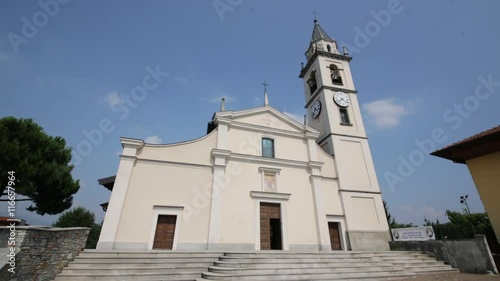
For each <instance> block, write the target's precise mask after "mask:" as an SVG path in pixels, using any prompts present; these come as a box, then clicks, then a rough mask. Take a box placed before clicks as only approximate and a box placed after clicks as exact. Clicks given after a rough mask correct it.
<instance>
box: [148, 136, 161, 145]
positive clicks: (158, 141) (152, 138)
mask: <svg viewBox="0 0 500 281" xmlns="http://www.w3.org/2000/svg"><path fill="white" fill-rule="evenodd" d="M144 142H145V143H150V144H161V143H162V142H163V140H162V139H161V138H160V137H159V136H157V135H154V136H149V137H147V138H146V139H145V140H144Z"/></svg>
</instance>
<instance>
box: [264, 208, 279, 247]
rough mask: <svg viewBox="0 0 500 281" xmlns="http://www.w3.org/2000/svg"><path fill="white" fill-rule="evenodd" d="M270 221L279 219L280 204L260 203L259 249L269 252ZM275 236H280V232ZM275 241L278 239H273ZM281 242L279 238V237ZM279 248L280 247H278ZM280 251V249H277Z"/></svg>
mask: <svg viewBox="0 0 500 281" xmlns="http://www.w3.org/2000/svg"><path fill="white" fill-rule="evenodd" d="M271 219H281V208H280V204H274V203H260V249H261V250H271V249H272V247H271V242H272V241H271ZM275 235H280V236H281V231H280V232H279V233H276V234H275ZM274 238H275V239H276V238H278V237H274ZM279 240H280V241H281V237H279ZM280 246H281V245H280ZM279 248H280V249H281V247H279Z"/></svg>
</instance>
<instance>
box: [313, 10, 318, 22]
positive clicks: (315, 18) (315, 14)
mask: <svg viewBox="0 0 500 281" xmlns="http://www.w3.org/2000/svg"><path fill="white" fill-rule="evenodd" d="M313 15H314V20H318V19H317V17H316V16H317V15H318V13H316V10H314V11H313Z"/></svg>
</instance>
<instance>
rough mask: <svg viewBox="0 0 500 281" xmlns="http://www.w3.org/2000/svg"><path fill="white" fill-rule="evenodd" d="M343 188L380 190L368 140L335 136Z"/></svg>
mask: <svg viewBox="0 0 500 281" xmlns="http://www.w3.org/2000/svg"><path fill="white" fill-rule="evenodd" d="M332 140H333V145H334V147H335V160H336V162H337V163H338V166H337V168H338V173H339V182H340V188H341V189H347V190H356V191H370V192H379V191H380V189H379V186H378V181H377V176H376V174H375V167H374V166H373V160H372V157H371V153H370V148H369V146H368V140H366V139H359V138H349V137H340V136H334V137H333V138H332Z"/></svg>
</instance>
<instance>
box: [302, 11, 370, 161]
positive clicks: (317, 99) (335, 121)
mask: <svg viewBox="0 0 500 281" xmlns="http://www.w3.org/2000/svg"><path fill="white" fill-rule="evenodd" d="M305 55H306V58H307V63H306V65H305V66H304V65H303V67H302V70H301V72H300V76H299V77H300V78H302V79H303V80H304V95H305V100H306V106H305V107H306V109H307V111H308V124H309V125H310V126H312V127H313V128H315V129H316V130H318V131H319V132H320V133H321V134H320V136H319V138H318V144H319V145H320V146H321V147H322V148H323V149H324V150H325V151H326V152H327V153H329V154H331V155H333V154H334V153H335V151H334V149H333V142H332V136H334V135H349V136H355V137H361V138H363V137H364V138H366V133H365V128H364V125H363V120H362V119H361V111H360V107H359V104H358V99H357V91H356V88H355V87H354V81H353V79H352V74H351V69H350V66H349V62H350V61H351V60H352V57H350V56H349V54H348V53H347V50H346V49H345V48H343V50H342V53H340V52H339V50H338V45H337V41H335V39H333V38H331V37H330V36H329V35H328V34H327V33H326V32H325V31H324V30H323V28H322V27H321V25H320V24H319V22H318V20H316V19H315V20H314V28H313V33H312V36H311V42H310V44H309V48H308V49H307V51H306V53H305Z"/></svg>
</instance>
